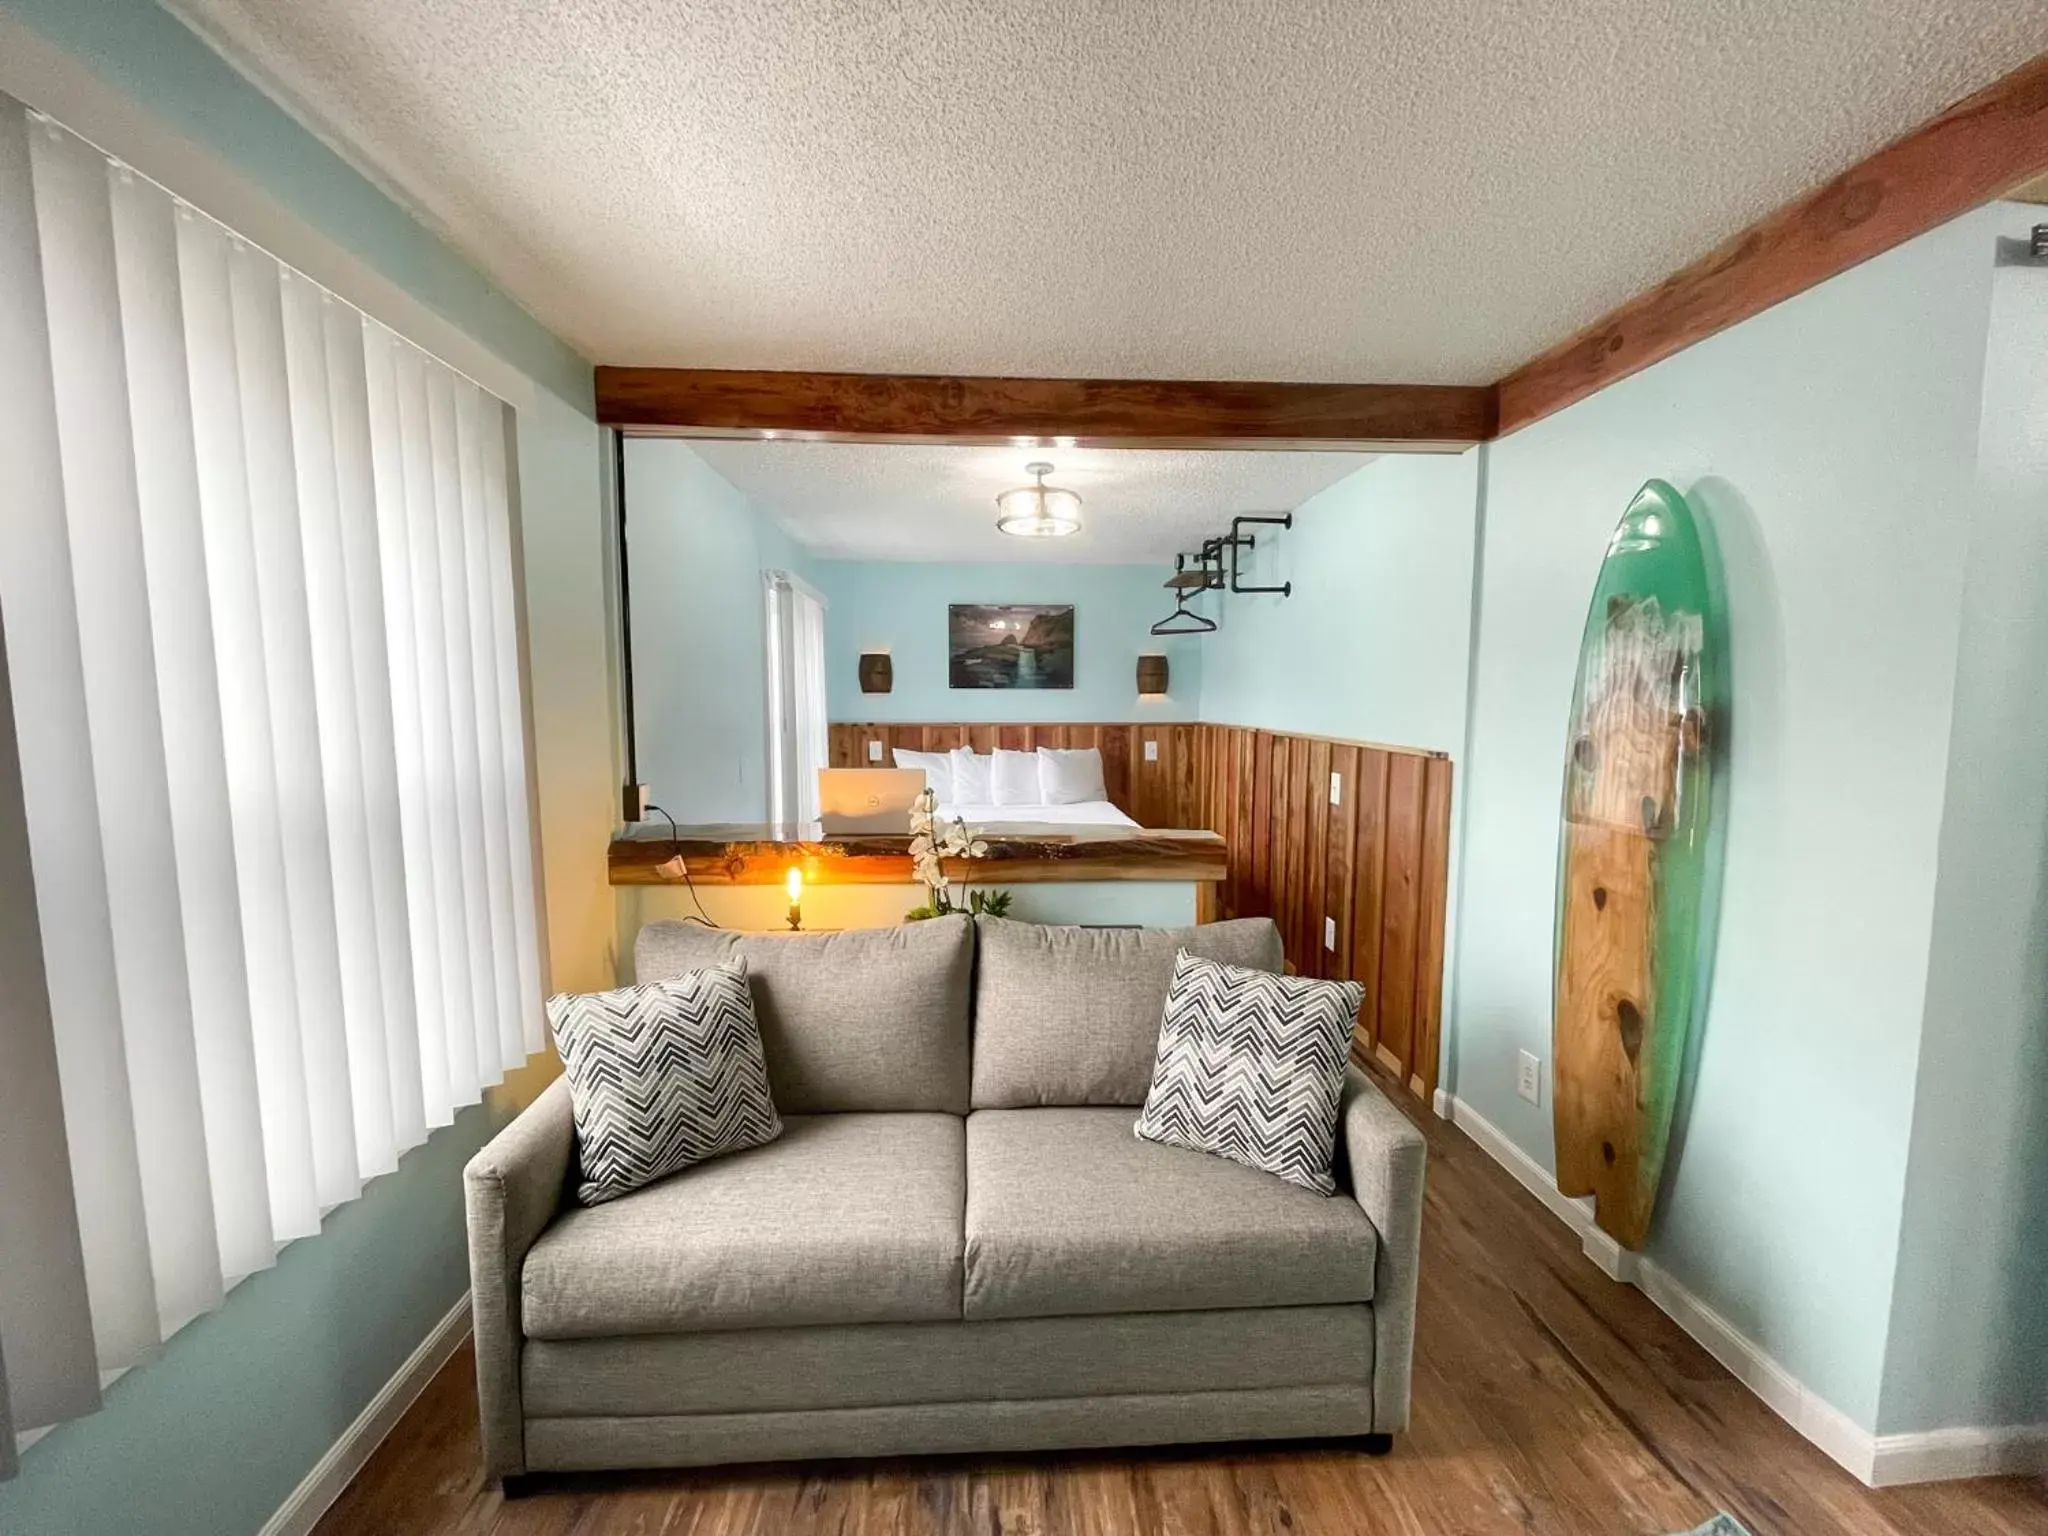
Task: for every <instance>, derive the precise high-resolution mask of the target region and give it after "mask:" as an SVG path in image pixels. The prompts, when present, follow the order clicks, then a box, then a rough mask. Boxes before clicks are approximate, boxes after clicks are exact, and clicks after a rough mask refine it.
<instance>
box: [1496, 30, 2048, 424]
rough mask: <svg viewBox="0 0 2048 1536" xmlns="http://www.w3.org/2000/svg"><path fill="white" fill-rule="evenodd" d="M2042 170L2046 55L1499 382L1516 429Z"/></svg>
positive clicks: (2046, 144)
mask: <svg viewBox="0 0 2048 1536" xmlns="http://www.w3.org/2000/svg"><path fill="white" fill-rule="evenodd" d="M2044 172H2048V54H2044V55H2042V56H2041V57H2039V58H2037V59H2035V60H2034V61H2033V62H2032V63H2030V64H2026V65H2023V66H2022V67H2021V68H2019V69H2017V70H2015V71H2013V72H2012V73H2011V74H2009V75H2007V76H2006V77H2005V78H2004V79H2002V80H1999V81H1997V82H1996V83H1994V84H1992V85H1990V86H1987V87H1986V88H1985V89H1983V90H1981V91H1979V92H1977V94H1976V95H1974V96H1969V97H1966V98H1964V99H1963V100H1962V101H1959V102H1957V103H1956V104H1955V105H1954V106H1952V107H1950V108H1949V109H1948V110H1947V111H1946V112H1943V113H1942V114H1941V116H1939V117H1937V118H1935V119H1934V120H1933V121H1932V122H1929V123H1926V124H1923V125H1922V126H1921V127H1919V128H1916V129H1914V130H1913V131H1912V132H1911V133H1909V134H1907V135H1906V136H1905V137H1904V138H1902V139H1895V140H1894V141H1893V142H1891V143H1890V144H1887V145H1886V146H1885V147H1884V148H1883V149H1881V150H1879V151H1878V152H1877V153H1876V154H1874V155H1872V156H1870V157H1869V158H1868V159H1867V160H1864V161H1862V162H1860V163H1859V164H1857V165H1854V166H1851V167H1850V168H1849V169H1848V170H1846V171H1844V172H1843V173H1842V174H1841V175H1839V176H1837V177H1836V178H1835V179H1834V180H1833V181H1831V182H1829V183H1828V184H1827V185H1826V186H1824V187H1821V188H1819V189H1817V190H1816V191H1813V192H1809V193H1808V194H1807V195H1806V196H1804V197H1802V198H1799V199H1798V200H1796V201H1794V202H1791V203H1787V204H1786V205H1785V206H1784V207H1783V208H1780V209H1779V210H1778V211H1777V212H1776V213H1773V214H1770V215H1768V216H1767V217H1765V218H1763V219H1761V220H1760V221H1758V222H1757V223H1755V224H1752V225H1751V226H1750V227H1749V228H1748V229H1745V230H1744V231H1743V232H1742V233H1741V234H1739V235H1737V236H1735V238H1734V239H1732V240H1730V241H1728V242H1727V243H1726V244H1724V245H1722V246H1721V247H1720V248H1719V249H1718V250H1715V251H1712V252H1710V253H1709V254H1707V255H1705V256H1702V257H1701V258H1700V259H1699V260H1698V261H1696V262H1694V263H1692V265H1690V266H1688V267H1685V268H1683V269H1682V270H1680V271H1678V272H1676V273H1674V274H1672V275H1671V276H1670V277H1668V278H1666V279H1665V280H1664V281H1663V282H1661V283H1659V284H1658V285H1657V286H1656V287H1655V288H1652V289H1651V290H1650V291H1649V292H1648V293H1644V294H1641V295H1639V296H1638V297H1636V298H1634V299H1631V300H1630V301H1629V302H1628V303H1626V304H1624V305H1622V306H1621V308H1619V309H1617V310H1615V311H1613V312H1612V313H1611V314H1609V315H1607V316H1606V317H1605V318H1604V319H1601V320H1598V321H1596V322H1594V323H1593V324H1592V325H1590V326H1588V327H1586V329H1584V330H1582V331H1580V332H1579V333H1578V334H1577V335H1575V336H1573V337H1571V338H1570V339H1569V340H1567V341H1565V342H1563V343H1561V344H1560V345H1558V346H1556V347H1553V348H1551V350H1549V351H1548V352H1545V353H1544V354H1543V355H1542V356H1540V357H1537V358H1534V359H1532V360H1531V361H1529V362H1527V363H1524V364H1523V365H1522V366H1521V367H1520V368H1517V369H1516V370H1515V371H1514V372H1513V373H1511V374H1509V375H1508V376H1507V377H1506V378H1504V379H1502V380H1501V381H1500V383H1499V385H1498V386H1496V387H1497V388H1498V389H1499V391H1500V422H1499V430H1500V432H1502V433H1508V432H1513V431H1516V430H1517V429H1518V428H1521V427H1526V426H1528V425H1529V423H1531V422H1532V421H1540V420H1541V419H1542V418H1543V417H1545V416H1548V415H1550V414H1551V413H1552V412H1555V411H1560V410H1563V409H1564V408H1565V407H1566V406H1568V405H1571V404H1572V403H1574V402H1575V401H1578V400H1583V399H1585V397H1586V396H1588V395H1590V394H1592V393H1593V392H1594V391H1596V390H1599V389H1604V388H1606V387H1607V386H1608V385H1609V384H1612V383H1615V382H1616V381H1617V380H1620V379H1625V378H1627V377H1628V376H1629V375H1630V374H1632V373H1636V372H1639V371H1641V370H1642V369H1644V368H1647V367H1649V366H1650V365H1651V364H1652V363H1656V362H1661V361H1662V360H1663V359H1665V358H1667V357H1670V356H1671V355H1672V354H1673V353H1675V352H1679V351H1682V350H1683V349H1684V348H1686V347H1689V346H1691V345H1692V344H1693V343H1694V342H1696V341H1702V340H1704V339H1705V338H1707V337H1709V336H1711V335H1713V334H1714V333H1715V332H1717V331H1724V330H1726V329H1727V328H1728V327H1729V326H1731V325H1737V324H1739V323H1741V322H1742V321H1744V320H1747V319H1749V318H1750V317H1751V316H1753V315H1758V314H1761V313H1763V311H1765V310H1766V309H1769V308H1770V307H1771V306H1772V305H1774V304H1778V303H1781V302H1783V301H1784V300H1786V299H1789V298H1791V297H1793V296H1794V295H1795V294H1799V293H1804V292H1805V291H1806V290H1807V289H1808V288H1812V287H1814V286H1816V285H1817V284H1820V283H1823V282H1826V281H1827V280H1828V279H1829V278H1831V277H1834V276H1836V275H1838V274H1840V273H1842V272H1846V271H1848V270H1849V268H1851V267H1853V266H1856V265H1858V264H1859V263H1861V262H1865V261H1868V260H1869V259H1870V258H1871V257H1873V256H1879V255H1882V254H1883V253H1884V252H1886V251H1888V250H1890V249H1891V248H1892V247H1893V246H1895V245H1902V244H1904V243H1905V242H1906V241H1908V240H1910V239H1912V238H1913V237H1914V236H1915V235H1920V234H1924V233H1926V232H1927V231H1928V230H1930V229H1933V228H1935V227H1936V226H1937V225H1940V224H1945V223H1947V222H1948V221H1949V220H1950V219H1953V218H1956V217H1958V216H1959V215H1961V214H1965V213H1968V212H1969V211H1970V210H1971V209H1972V208H1976V207H1978V206H1979V205H1981V204H1983V203H1986V202H1989V201H1990V200H1991V199H1993V198H1996V197H2002V196H2004V195H2005V194H2007V193H2009V192H2011V191H2013V190H2014V189H2015V188H2018V187H2020V186H2022V185H2023V184H2024V183H2026V182H2028V181H2031V180H2032V179H2034V178H2035V177H2038V176H2040V175H2042V173H2044Z"/></svg>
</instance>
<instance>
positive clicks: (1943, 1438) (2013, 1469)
mask: <svg viewBox="0 0 2048 1536" xmlns="http://www.w3.org/2000/svg"><path fill="white" fill-rule="evenodd" d="M2042 1475H2048V1424H2008V1425H2005V1426H2003V1427H2001V1428H1996V1429H1981V1428H1974V1427H1973V1428H1968V1429H1934V1430H1927V1431H1924V1432H1922V1433H1919V1434H1910V1435H1879V1436H1878V1437H1877V1458H1876V1466H1875V1469H1874V1472H1873V1475H1872V1477H1871V1482H1872V1483H1874V1484H1875V1485H1876V1486H1877V1487H1879V1488H1890V1487H1894V1486H1896V1485H1897V1484H1900V1483H1931V1482H1936V1481H1939V1480H1942V1479H1946V1478H1951V1477H2012V1476H2036V1477H2038V1476H2042Z"/></svg>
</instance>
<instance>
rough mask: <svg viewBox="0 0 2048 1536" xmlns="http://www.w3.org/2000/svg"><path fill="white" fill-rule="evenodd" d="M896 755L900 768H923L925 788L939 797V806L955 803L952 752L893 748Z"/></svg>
mask: <svg viewBox="0 0 2048 1536" xmlns="http://www.w3.org/2000/svg"><path fill="white" fill-rule="evenodd" d="M890 750H891V751H892V752H894V753H895V754H896V766H897V767H898V768H922V769H923V770H924V787H925V788H926V789H928V790H930V791H931V792H932V793H933V794H935V795H937V796H938V797H939V804H941V805H951V804H952V803H953V754H952V753H950V752H913V751H911V750H910V749H909V748H908V747H892V748H890Z"/></svg>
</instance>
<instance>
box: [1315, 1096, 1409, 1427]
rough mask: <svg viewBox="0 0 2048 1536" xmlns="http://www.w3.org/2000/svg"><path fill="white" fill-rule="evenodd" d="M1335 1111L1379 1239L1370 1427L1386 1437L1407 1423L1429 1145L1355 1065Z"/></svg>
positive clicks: (1355, 1183)
mask: <svg viewBox="0 0 2048 1536" xmlns="http://www.w3.org/2000/svg"><path fill="white" fill-rule="evenodd" d="M1337 1115H1338V1119H1337V1144H1338V1146H1339V1148H1340V1149H1341V1151H1342V1154H1343V1157H1344V1159H1345V1162H1346V1163H1347V1165H1348V1167H1349V1170H1350V1186H1351V1192H1352V1194H1353V1195H1354V1196H1355V1197H1356V1198H1357V1200H1358V1203H1359V1205H1360V1206H1361V1207H1362V1208H1363V1209H1364V1211H1365V1214H1366V1215H1367V1216H1369V1217H1370V1218H1372V1224H1373V1227H1374V1229H1375V1230H1376V1231H1377V1232H1378V1233H1379V1239H1380V1241H1379V1259H1378V1262H1377V1264H1376V1265H1375V1268H1374V1271H1373V1289H1372V1311H1373V1362H1372V1399H1373V1432H1374V1433H1375V1434H1381V1435H1389V1434H1393V1433H1394V1432H1395V1431H1396V1430H1401V1429H1406V1428H1407V1427H1408V1377H1409V1371H1410V1367H1411V1365H1412V1363H1413V1359H1414V1354H1415V1283H1416V1276H1417V1273H1418V1272H1419V1271H1420V1269H1421V1265H1422V1177H1423V1164H1424V1159H1425V1156H1426V1150H1427V1144H1426V1143H1425V1142H1424V1141H1423V1137H1422V1132H1421V1131H1419V1130H1417V1129H1416V1127H1415V1125H1414V1124H1413V1122H1411V1121H1410V1120H1409V1119H1408V1117H1407V1116H1406V1115H1404V1114H1402V1113H1401V1111H1400V1110H1398V1109H1396V1108H1395V1107H1394V1106H1393V1105H1392V1104H1390V1103H1388V1102H1387V1097H1386V1095H1385V1094H1383V1093H1381V1092H1380V1091H1379V1089H1378V1088H1377V1087H1375V1086H1374V1085H1373V1081H1372V1079H1371V1078H1369V1077H1367V1076H1366V1075H1365V1073H1364V1072H1363V1071H1361V1070H1360V1069H1359V1068H1358V1067H1357V1066H1355V1065H1354V1066H1352V1067H1351V1068H1349V1069H1348V1070H1347V1071H1346V1073H1345V1075H1344V1096H1343V1098H1342V1100H1341V1101H1340V1104H1339V1108H1338V1111H1337Z"/></svg>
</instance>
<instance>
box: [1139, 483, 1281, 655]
mask: <svg viewBox="0 0 2048 1536" xmlns="http://www.w3.org/2000/svg"><path fill="white" fill-rule="evenodd" d="M1293 526H1294V514H1293V513H1292V512H1277V513H1271V514H1262V513H1250V512H1248V513H1245V514H1244V515H1242V516H1239V517H1233V518H1232V519H1231V520H1230V532H1228V533H1219V534H1217V535H1216V536H1215V537H1214V538H1209V539H1204V540H1202V547H1201V549H1199V550H1198V551H1196V552H1195V553H1194V554H1192V555H1189V554H1179V555H1175V556H1174V557H1173V574H1172V575H1171V576H1169V577H1167V578H1166V589H1167V591H1169V592H1171V593H1172V594H1173V612H1172V613H1170V614H1168V615H1167V616H1166V617H1165V618H1163V619H1161V620H1160V621H1159V622H1158V623H1157V624H1154V625H1153V626H1152V633H1153V634H1155V635H1206V634H1209V633H1210V632H1212V631H1213V630H1214V629H1215V628H1216V621H1215V620H1214V619H1205V618H1203V617H1202V615H1200V614H1199V613H1191V612H1189V611H1188V594H1189V593H1190V592H1235V593H1241V594H1252V593H1261V592H1265V593H1272V594H1273V595H1275V596H1278V597H1292V596H1293V595H1294V583H1293V582H1291V581H1283V582H1282V583H1280V585H1279V586H1277V587H1255V586H1247V585H1245V581H1244V573H1243V570H1242V568H1241V567H1240V566H1239V564H1238V556H1239V552H1240V551H1242V550H1248V549H1257V548H1258V547H1259V536H1258V535H1257V534H1255V533H1246V532H1245V529H1246V528H1247V527H1270V528H1292V527H1293ZM1226 564H1227V566H1228V569H1227V570H1226Z"/></svg>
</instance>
